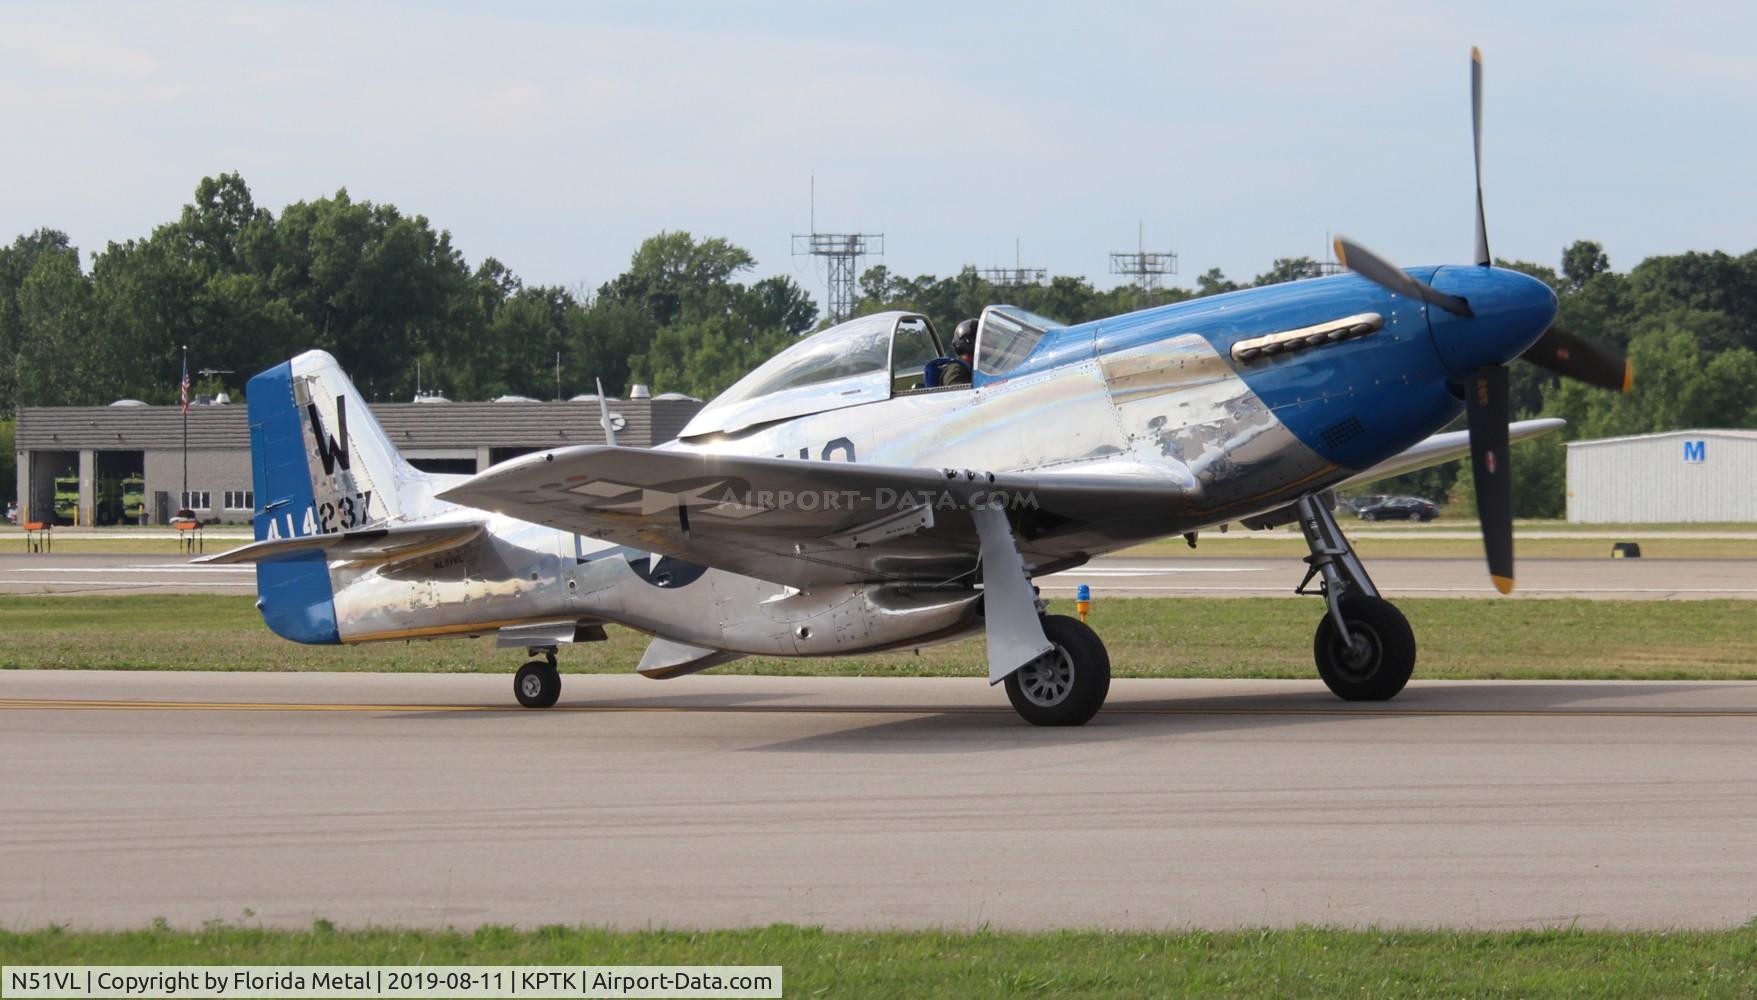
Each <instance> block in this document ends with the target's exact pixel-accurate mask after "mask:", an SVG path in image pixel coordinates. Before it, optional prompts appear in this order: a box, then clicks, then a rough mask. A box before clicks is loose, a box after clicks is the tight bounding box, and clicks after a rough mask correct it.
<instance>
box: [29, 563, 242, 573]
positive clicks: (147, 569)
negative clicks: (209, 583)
mask: <svg viewBox="0 0 1757 1000" xmlns="http://www.w3.org/2000/svg"><path fill="white" fill-rule="evenodd" d="M12 571H13V572H14V573H254V572H256V568H255V567H253V566H195V565H191V564H189V563H166V564H163V565H147V566H14V567H12Z"/></svg>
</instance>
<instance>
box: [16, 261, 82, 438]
mask: <svg viewBox="0 0 1757 1000" xmlns="http://www.w3.org/2000/svg"><path fill="white" fill-rule="evenodd" d="M44 253H57V254H66V253H72V254H74V255H75V258H76V260H77V256H78V251H77V250H75V249H74V248H73V246H72V244H71V243H69V242H68V240H67V234H66V233H64V232H61V231H60V230H57V229H38V230H36V231H35V232H33V233H30V234H28V235H25V236H20V237H18V238H17V239H15V240H13V241H12V245H11V246H9V247H0V359H5V363H3V364H0V414H8V413H11V412H13V410H14V408H15V407H16V405H17V399H16V396H17V384H16V365H15V363H14V359H16V358H17V357H18V352H19V350H20V349H21V348H22V346H23V344H24V321H23V318H22V316H21V315H20V313H19V305H18V292H19V289H20V288H22V287H23V285H24V280H25V278H27V277H29V276H30V273H31V269H32V268H34V267H35V266H36V263H37V258H38V257H40V256H41V255H43V254H44Z"/></svg>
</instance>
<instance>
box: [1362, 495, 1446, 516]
mask: <svg viewBox="0 0 1757 1000" xmlns="http://www.w3.org/2000/svg"><path fill="white" fill-rule="evenodd" d="M1355 513H1356V514H1358V515H1360V519H1361V520H1363V521H1432V520H1433V519H1434V518H1436V517H1439V516H1440V505H1439V504H1437V503H1434V502H1433V501H1432V500H1423V499H1422V498H1421V497H1390V498H1387V499H1385V500H1381V501H1379V502H1378V503H1375V504H1368V505H1365V506H1362V507H1361V508H1359V509H1358V510H1356V511H1355Z"/></svg>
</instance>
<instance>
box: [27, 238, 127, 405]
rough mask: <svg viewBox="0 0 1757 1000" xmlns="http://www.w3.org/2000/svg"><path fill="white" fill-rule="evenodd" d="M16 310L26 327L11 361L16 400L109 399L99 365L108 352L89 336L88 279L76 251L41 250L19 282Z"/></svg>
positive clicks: (66, 401) (77, 401) (59, 402)
mask: <svg viewBox="0 0 1757 1000" xmlns="http://www.w3.org/2000/svg"><path fill="white" fill-rule="evenodd" d="M18 311H19V319H20V322H21V325H22V327H23V329H24V337H23V342H22V343H21V344H20V345H19V350H18V355H17V357H16V359H15V365H16V378H17V382H16V384H17V393H18V404H19V405H20V406H73V405H92V404H96V403H102V402H108V400H105V399H104V398H103V396H104V394H105V392H106V388H105V385H104V382H105V381H106V380H105V379H103V377H102V376H103V375H104V374H107V373H105V372H102V371H100V369H99V363H100V361H101V360H104V359H106V356H107V355H108V354H109V352H107V351H105V350H104V349H103V348H102V347H101V346H100V345H98V344H97V343H96V342H95V340H94V338H93V337H92V336H91V282H90V281H89V280H88V279H87V278H86V276H85V275H84V274H82V273H81V272H80V270H79V253H78V251H75V250H72V249H68V250H65V251H56V252H47V253H42V254H39V255H38V256H37V261H36V264H35V265H34V266H32V267H31V270H30V274H29V275H28V276H26V277H25V279H24V283H23V284H22V285H20V286H19V289H18ZM113 360H114V361H117V362H120V360H121V359H113Z"/></svg>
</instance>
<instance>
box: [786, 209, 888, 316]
mask: <svg viewBox="0 0 1757 1000" xmlns="http://www.w3.org/2000/svg"><path fill="white" fill-rule="evenodd" d="M884 253H885V234H884V233H820V232H818V229H817V177H816V175H813V176H812V179H811V232H809V233H794V234H793V256H795V257H806V256H810V257H821V258H823V261H824V283H825V284H826V285H827V286H828V288H827V298H828V308H827V310H826V311H827V312H828V314H829V317H830V322H831V323H840V322H842V321H843V320H845V319H847V318H848V317H849V316H850V315H851V314H852V313H853V312H854V302H855V299H856V298H857V294H856V292H855V282H856V279H858V278H859V277H860V258H862V257H866V256H869V255H877V256H880V257H882V256H884Z"/></svg>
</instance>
